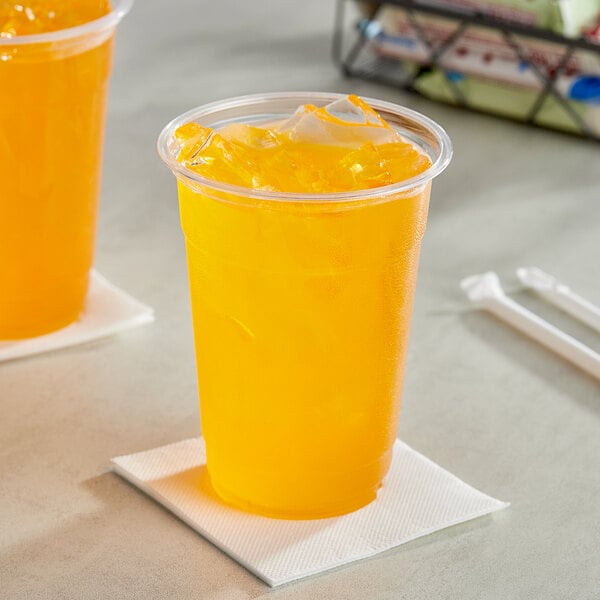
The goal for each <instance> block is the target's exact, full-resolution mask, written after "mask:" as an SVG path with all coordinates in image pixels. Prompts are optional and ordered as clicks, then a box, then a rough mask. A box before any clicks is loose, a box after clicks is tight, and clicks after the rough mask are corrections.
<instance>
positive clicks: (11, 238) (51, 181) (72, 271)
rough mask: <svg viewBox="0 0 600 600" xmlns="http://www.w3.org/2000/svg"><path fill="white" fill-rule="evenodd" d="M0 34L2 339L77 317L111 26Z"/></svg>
mask: <svg viewBox="0 0 600 600" xmlns="http://www.w3.org/2000/svg"><path fill="white" fill-rule="evenodd" d="M132 3H133V0H115V1H114V2H113V10H112V12H110V13H109V14H107V15H105V16H103V17H102V18H99V19H96V20H94V21H91V22H89V23H85V24H83V25H80V26H77V27H72V28H69V29H63V30H60V31H53V32H49V33H44V34H35V35H23V36H17V37H14V38H2V39H0V90H2V93H1V94H0V339H16V338H25V337H31V336H36V335H41V334H44V333H48V332H50V331H54V330H56V329H59V328H61V327H63V326H65V325H67V324H68V323H71V322H72V321H74V320H76V319H77V317H78V316H79V314H80V313H81V311H82V309H83V305H84V301H85V296H86V293H87V286H88V274H89V271H90V268H91V265H92V260H93V252H94V238H95V229H96V213H97V204H98V194H99V187H100V171H101V158H102V142H103V135H104V115H105V106H106V93H107V87H108V79H109V75H110V69H111V61H112V48H113V37H114V31H115V27H116V25H117V24H118V22H119V21H120V20H121V18H122V17H123V16H124V15H125V14H126V13H127V12H128V11H129V9H130V7H131V5H132Z"/></svg>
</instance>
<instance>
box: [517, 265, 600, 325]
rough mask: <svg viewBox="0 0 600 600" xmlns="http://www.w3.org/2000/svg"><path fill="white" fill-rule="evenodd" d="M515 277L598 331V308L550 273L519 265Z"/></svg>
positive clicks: (599, 317) (599, 309)
mask: <svg viewBox="0 0 600 600" xmlns="http://www.w3.org/2000/svg"><path fill="white" fill-rule="evenodd" d="M517 277H518V278H519V280H520V282H521V283H522V284H523V285H524V286H525V287H527V288H529V289H532V290H534V291H535V292H537V293H538V294H539V295H540V296H541V297H542V298H543V299H544V300H547V301H548V302H550V303H551V304H554V306H558V308H560V309H562V310H564V311H565V312H566V313H568V314H570V315H571V316H572V317H575V318H576V319H579V320H580V321H581V322H582V323H585V324H586V325H587V326H588V327H591V328H592V329H594V330H596V331H598V332H600V308H598V307H597V306H595V305H594V304H592V303H591V302H589V301H588V300H586V299H585V298H582V297H581V296H579V295H578V294H576V293H575V292H573V291H572V290H571V289H570V288H569V287H568V286H566V285H565V284H564V283H560V281H558V280H557V279H556V278H555V277H553V276H552V275H548V273H545V272H544V271H542V270H541V269H538V268H537V267H520V268H519V269H517Z"/></svg>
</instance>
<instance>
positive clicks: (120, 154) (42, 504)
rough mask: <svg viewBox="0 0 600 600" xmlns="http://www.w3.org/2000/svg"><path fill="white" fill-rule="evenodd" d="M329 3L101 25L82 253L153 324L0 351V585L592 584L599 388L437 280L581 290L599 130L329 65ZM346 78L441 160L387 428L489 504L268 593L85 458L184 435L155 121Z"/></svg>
mask: <svg viewBox="0 0 600 600" xmlns="http://www.w3.org/2000/svg"><path fill="white" fill-rule="evenodd" d="M333 9H334V5H333V2H331V1H329V2H323V1H322V0H306V1H304V2H301V3H299V2H292V1H291V0H285V1H280V2H252V3H250V2H248V3H245V2H237V1H234V0H222V1H219V2H202V3H198V2H194V1H193V0H179V1H178V2H174V3H166V2H159V1H158V0H144V1H139V2H138V3H137V5H136V6H135V7H134V10H133V11H132V13H131V14H130V15H129V16H128V17H127V18H126V20H125V21H124V22H123V24H122V26H121V28H120V31H119V36H118V40H117V47H116V55H115V65H114V73H113V78H112V87H111V92H110V105H109V111H108V119H107V136H106V148H105V162H104V176H103V189H102V206H101V214H100V223H99V234H98V244H97V260H96V264H97V267H98V269H99V270H100V271H101V272H102V273H103V274H104V275H106V276H107V277H109V278H110V279H111V280H112V281H113V282H115V283H116V284H118V285H120V286H122V287H123V288H125V289H126V290H127V291H129V292H130V293H132V294H133V295H134V296H136V297H137V298H139V299H141V300H142V301H144V302H146V303H148V304H150V305H152V306H153V307H154V308H155V309H156V316H157V320H156V323H155V324H153V325H149V326H144V327H142V328H138V329H135V330H131V331H130V332H126V333H124V334H122V335H119V336H118V337H114V338H111V339H106V340H102V341H98V342H96V343H91V344H87V345H85V346H82V347H78V348H73V349H69V350H64V351H60V352H54V353H50V354H47V355H43V356H39V357H32V358H29V359H25V360H18V361H13V362H10V363H5V364H1V365H0V407H1V415H2V416H1V419H0V581H1V583H0V597H1V598H7V599H8V598H10V599H13V598H27V599H30V598H31V599H33V598H44V599H46V598H129V599H134V598H143V599H148V598H211V599H212V598H214V599H242V598H270V597H272V598H277V599H284V598H285V599H286V600H287V599H296V598H297V599H300V598H302V599H304V598H348V599H352V598H356V599H359V598H360V599H364V598H377V599H386V598H390V599H391V598H394V599H396V598H398V599H400V598H415V599H427V600H432V599H436V598H457V599H458V598H460V599H462V600H471V599H488V598H489V599H513V598H514V599H520V600H523V599H528V598H536V599H537V598H544V599H560V600H564V599H570V598H577V599H592V598H599V597H600V559H599V558H598V557H599V556H600V501H599V499H598V498H599V497H600V496H599V494H598V492H599V490H600V468H599V466H598V465H599V462H600V461H599V458H600V393H599V392H600V387H599V386H598V383H597V382H596V381H594V380H592V379H591V378H590V377H588V376H586V375H584V374H583V373H582V372H580V371H578V370H577V369H576V368H574V367H572V366H570V365H569V364H567V363H565V362H563V361H562V360H561V359H559V358H557V357H555V356H554V355H552V354H550V353H549V352H548V351H546V350H544V349H542V348H541V347H539V346H538V345H536V344H535V343H533V342H531V341H529V340H528V339H526V338H523V337H521V336H520V335H519V334H517V333H515V332H513V331H512V330H509V329H508V328H507V327H505V326H504V325H502V324H500V323H499V322H497V321H496V320H494V319H493V318H492V317H490V316H487V315H486V314H483V313H480V312H477V311H474V310H473V309H471V308H470V307H469V306H468V305H467V302H466V300H465V298H464V297H463V294H462V292H461V291H460V290H459V288H458V282H459V280H460V279H461V278H462V277H463V276H465V275H467V274H472V273H478V272H481V271H485V270H489V269H494V270H496V271H498V272H499V274H500V275H501V277H502V279H503V281H505V283H506V286H507V288H508V289H509V290H510V291H511V292H513V293H514V294H515V297H516V298H517V299H519V300H520V301H522V302H524V303H526V304H527V305H528V306H531V307H534V308H535V309H536V310H539V311H540V312H541V313H543V314H544V315H546V316H547V317H548V318H550V319H552V320H553V321H554V322H556V323H559V324H560V325H561V326H563V327H564V328H565V329H566V330H568V331H570V332H571V333H573V334H575V335H578V336H579V337H580V338H581V339H583V340H585V341H586V342H587V343H589V344H590V345H592V346H593V347H595V348H596V349H597V350H598V349H599V347H600V343H599V338H598V336H594V335H592V334H590V333H589V332H587V331H585V329H584V328H583V327H579V326H577V325H576V324H573V322H572V321H571V320H570V319H568V318H566V317H565V316H564V315H562V314H560V313H558V312H557V311H554V310H551V309H548V308H547V307H544V306H543V305H542V303H540V302H539V301H536V300H535V299H533V298H531V296H529V295H527V294H525V293H523V292H521V291H519V286H518V284H517V281H516V278H515V275H514V271H515V268H516V267H517V266H519V265H530V264H533V265H538V266H540V267H543V268H545V269H547V270H548V271H550V272H552V273H554V274H555V275H557V276H559V277H560V278H561V279H563V280H564V281H565V282H567V283H569V284H570V285H571V286H572V287H573V288H574V289H576V290H578V291H579V292H580V293H581V294H582V295H583V296H585V297H588V298H590V299H593V300H595V301H596V302H600V285H599V281H600V270H599V267H598V262H599V261H598V258H599V256H600V251H599V249H600V149H599V148H598V146H596V145H593V144H590V143H586V142H584V141H581V140H579V139H576V138H571V137H568V136H564V135H560V134H556V133H552V132H549V131H542V130H534V129H530V128H526V127H523V126H519V125H517V124H511V123H508V122H504V121H501V120H497V119H493V118H491V117H487V116H482V115H475V114H470V113H466V112H461V111H458V110H455V109H452V108H449V107H446V106H442V105H438V104H434V103H431V102H428V101H426V100H424V99H419V98H417V97H414V96H410V95H407V94H405V93H403V92H400V91H397V90H394V89H391V88H387V87H384V86H378V85H374V84H368V83H364V82H360V81H353V80H345V79H344V78H342V77H341V76H340V74H339V73H338V71H337V70H336V68H335V67H334V66H333V65H332V63H331V61H330V59H329V46H330V41H331V30H332V24H333ZM308 89H310V90H329V91H344V92H350V91H352V92H356V93H359V94H362V95H365V96H374V97H380V98H383V99H387V100H391V101H395V102H398V103H403V104H406V105H408V106H411V107H413V108H416V109H417V110H420V111H422V112H424V113H426V114H428V115H429V116H431V117H432V118H434V119H436V120H437V121H439V122H440V123H441V124H442V125H443V126H444V127H446V129H447V130H448V132H449V134H450V135H451V137H452V139H453V141H454V145H455V158H454V161H453V163H452V164H451V166H450V167H449V168H448V170H447V171H446V173H444V174H443V175H442V176H441V177H439V179H438V180H436V182H435V186H434V191H433V198H432V204H431V211H430V220H429V225H428V231H427V234H426V236H425V240H424V245H423V249H422V258H421V264H420V272H419V282H418V289H417V297H416V304H415V313H414V322H413V329H412V337H411V345H410V352H409V357H408V367H407V377H406V383H405V387H404V404H403V412H402V416H401V424H400V431H399V435H400V436H401V437H402V439H404V440H405V441H406V442H408V443H409V444H411V445H412V446H413V447H414V448H416V449H417V450H419V451H420V452H422V453H424V454H425V455H427V456H429V457H430V458H431V459H433V460H434V461H436V462H438V463H439V464H441V465H442V466H444V467H445V468H447V469H448V470H450V471H451V472H453V473H455V474H456V475H457V476H459V477H461V478H462V479H464V480H465V481H467V482H468V483H470V484H472V485H474V486H475V487H477V488H479V489H481V490H483V491H485V492H487V493H489V494H491V495H493V496H496V497H498V498H501V499H503V500H508V501H510V502H511V503H512V505H511V507H510V508H509V509H507V510H504V511H501V512H500V513H497V514H496V515H495V516H493V517H487V518H482V519H479V520H475V521H471V522H469V523H467V524H464V525H459V526H455V527H452V528H450V529H447V530H445V531H442V532H438V533H435V534H433V535H430V536H428V537H425V538H422V539H419V540H417V541H414V542H412V543H409V544H407V545H404V546H401V547H399V548H397V549H394V550H390V551H388V552H385V553H383V554H381V555H379V556H377V557H374V558H371V559H369V560H365V561H361V562H358V563H355V564H352V565H350V566H347V567H344V568H340V569H337V570H335V571H333V572H330V573H326V574H323V575H320V576H316V577H312V578H310V579H307V580H304V581H301V582H298V583H294V584H290V585H288V586H285V587H283V588H281V589H276V590H274V591H273V590H270V589H269V588H268V587H267V586H265V585H264V584H263V583H261V582H260V581H259V580H258V579H256V578H255V577H254V576H253V575H251V574H250V573H248V572H247V571H246V570H245V569H244V568H242V567H241V566H239V565H238V564H236V563H235V562H234V561H233V560H231V559H230V558H228V557H227V556H226V555H225V554H223V553H222V552H221V551H219V550H218V549H216V548H215V547H214V546H212V545H211V544H210V543H209V542H207V541H206V540H204V539H203V538H202V537H200V536H199V535H197V534H196V533H195V532H194V531H192V530H191V529H189V528H188V527H187V526H185V525H183V524H182V523H181V522H180V521H178V520H177V519H176V518H175V517H174V516H172V515H171V514H170V513H169V512H167V511H166V510H163V509H162V508H161V507H160V506H159V505H157V504H156V503H154V502H153V501H151V500H149V499H148V498H146V497H145V496H143V495H142V494H140V493H138V491H136V489H134V488H133V487H131V486H130V485H128V484H127V483H125V482H124V481H123V480H122V479H120V478H119V477H117V476H116V475H114V474H112V473H111V472H109V467H108V461H109V459H110V458H111V457H112V456H115V455H119V454H124V453H129V452H134V451H138V450H142V449H148V448H152V447H155V446H158V445H161V444H165V443H168V442H173V441H177V440H180V439H183V438H186V437H191V436H195V435H197V434H198V433H199V430H200V427H199V418H198V408H197V399H196V396H197V392H196V381H195V367H194V357H193V346H192V333H191V317H190V310H189V303H188V287H187V277H186V268H185V254H184V246H183V239H182V234H181V233H180V227H179V220H178V219H179V217H178V209H177V205H176V190H175V181H174V178H173V177H172V175H171V173H170V172H169V171H168V170H167V169H166V168H165V167H163V165H162V163H161V162H160V161H159V159H158V157H157V154H156V151H155V140H156V137H157V135H158V133H159V132H160V130H161V129H162V127H163V125H164V124H165V123H166V122H167V121H168V120H170V119H171V118H172V117H174V116H176V115H178V114H180V113H181V112H183V111H185V110H187V109H189V108H191V107H193V106H196V105H199V104H202V103H205V102H209V101H212V100H216V99H220V98H225V97H227V96H234V95H240V94H245V93H252V92H262V91H281V90H308Z"/></svg>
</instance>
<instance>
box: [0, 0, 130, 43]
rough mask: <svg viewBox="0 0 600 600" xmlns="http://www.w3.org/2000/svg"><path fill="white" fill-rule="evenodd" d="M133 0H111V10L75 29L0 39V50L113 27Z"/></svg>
mask: <svg viewBox="0 0 600 600" xmlns="http://www.w3.org/2000/svg"><path fill="white" fill-rule="evenodd" d="M134 1H135V0H112V1H111V5H112V10H111V11H110V12H109V13H107V14H105V15H103V16H101V17H100V18H98V19H94V20H93V21H88V22H87V23H82V24H81V25H76V26H75V27H66V28H65V29H58V30H56V31H48V32H46V33H32V34H29V35H16V36H14V37H2V38H0V48H2V46H24V45H27V44H43V43H51V42H61V41H64V40H69V39H73V38H78V37H81V36H84V35H86V34H88V33H95V32H97V31H102V30H104V29H109V28H111V27H115V26H116V25H117V24H118V23H119V21H120V20H121V19H122V18H123V17H124V16H125V15H126V14H127V13H128V12H129V11H130V10H131V7H132V6H133V3H134Z"/></svg>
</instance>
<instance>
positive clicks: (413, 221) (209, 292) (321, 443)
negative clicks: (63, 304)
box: [158, 93, 452, 519]
mask: <svg viewBox="0 0 600 600" xmlns="http://www.w3.org/2000/svg"><path fill="white" fill-rule="evenodd" d="M342 98H344V97H343V96H340V95H339V94H324V93H282V94H265V95H258V96H246V97H241V98H234V99H230V100H225V101H222V102H216V103H213V104H209V105H206V106H203V107H199V108H197V109H194V110H192V111H190V112H188V113H186V114H184V115H182V116H180V117H179V118H177V119H175V120H174V121H173V122H171V123H170V124H169V125H168V126H167V127H166V128H165V129H164V130H163V132H162V134H161V136H160V138H159V141H158V149H159V153H160V155H161V157H162V159H163V160H164V161H165V163H166V164H167V165H168V166H169V167H170V168H171V170H172V171H173V173H174V174H175V175H176V177H177V179H178V190H179V205H180V213H181V223H182V228H183V231H184V234H185V240H186V248H187V260H188V271H189V283H190V292H191V303H192V316H193V326H194V334H195V345H196V361H197V371H198V386H199V394H200V413H201V422H202V433H203V436H204V439H205V442H206V452H207V468H208V473H209V475H210V481H211V483H212V486H213V488H214V490H215V491H216V492H217V494H218V495H219V496H220V497H221V498H222V499H223V500H224V501H225V502H227V503H229V504H231V505H233V506H235V507H237V508H241V509H242V510H246V511H249V512H254V513H259V514H263V515H266V516H270V517H276V518H289V519H310V518H322V517H331V516H335V515H340V514H344V513H347V512H350V511H353V510H355V509H358V508H359V507H361V506H364V505H365V504H367V503H369V502H370V501H372V500H373V499H374V498H375V497H376V494H377V490H378V488H379V487H380V486H381V485H382V480H383V478H384V476H385V474H386V472H387V470H388V468H389V465H390V461H391V458H392V448H393V444H394V440H395V438H396V434H397V425H398V414H399V408H400V394H401V387H402V380H403V372H404V362H405V357H406V349H407V343H408V334H409V327H410V320H411V313H412V303H413V294H414V290H415V283H416V277H417V263H418V256H419V248H420V243H421V238H422V236H423V233H424V231H425V224H426V220H427V210H428V202H429V192H430V187H431V180H432V179H433V177H435V176H436V175H437V174H439V173H440V172H441V171H442V170H443V169H444V168H445V167H446V165H447V164H448V162H449V160H450V157H451V153H452V150H451V144H450V140H449V139H448V136H447V135H446V133H445V132H444V130H443V129H442V128H441V127H439V126H438V125H437V124H435V123H434V122H433V121H431V120H430V119H428V118H426V117H424V116H422V115H420V114H418V113H416V112H413V111H411V110H408V109H405V108H402V107H400V106H397V105H394V104H390V103H387V102H380V101H376V100H367V102H368V104H369V105H370V106H371V107H373V108H374V109H375V111H377V113H379V115H381V117H383V119H384V121H385V122H387V123H388V124H389V125H390V126H391V127H392V128H393V129H394V130H396V131H397V132H399V133H400V134H401V135H402V136H403V137H404V138H405V139H406V140H407V141H408V142H409V144H408V146H409V149H410V151H411V152H412V154H411V156H413V157H421V158H419V160H422V159H423V157H426V158H425V159H424V160H426V161H427V164H426V165H425V166H423V167H422V169H424V170H422V172H418V173H417V174H415V175H414V176H410V177H409V178H408V179H405V180H401V181H395V182H393V183H392V184H391V185H385V186H383V187H374V188H372V189H359V190H351V191H342V192H339V191H338V192H334V193H327V192H323V193H305V192H298V191H294V190H287V191H281V190H275V191H273V190H269V189H251V188H250V187H244V185H240V184H238V185H232V184H231V183H227V182H223V181H218V180H215V179H211V178H210V177H207V176H206V175H205V174H199V173H198V172H195V171H194V170H193V169H192V168H189V167H187V166H185V164H182V162H181V154H182V152H184V151H187V150H185V148H183V147H182V144H181V136H182V135H183V134H182V133H181V132H183V133H185V132H186V131H188V130H189V131H193V130H198V132H199V133H197V134H196V135H199V136H200V137H202V136H203V135H204V137H206V135H205V134H203V133H202V132H203V131H206V130H205V129H204V128H212V129H213V130H214V131H216V133H218V132H219V131H225V128H226V127H228V126H232V124H233V126H234V127H238V125H237V124H238V123H245V124H254V123H263V122H273V123H277V122H280V121H281V120H282V119H287V118H288V117H290V116H291V115H292V114H293V113H294V111H295V109H296V108H297V107H298V106H301V105H311V106H312V107H313V108H311V109H310V110H317V109H319V108H322V107H324V106H326V105H328V104H329V103H331V102H335V101H338V100H341V99H342ZM315 114H317V113H315ZM334 120H335V118H334ZM246 131H247V132H250V134H249V135H256V136H259V137H260V136H261V135H263V134H261V133H260V132H258V133H257V130H254V129H252V128H250V129H246ZM342 133H343V132H342ZM267 137H268V135H267ZM265 139H266V138H265ZM215 140H216V138H213V141H215ZM204 141H205V140H204V139H201V140H200V142H201V143H200V144H199V145H198V148H200V146H202V144H203V143H204ZM267 141H268V140H267ZM221 143H222V142H215V143H214V144H213V146H215V147H216V150H217V151H220V149H221V150H222V148H221V146H219V144H221ZM260 143H261V144H262V143H263V142H260ZM265 143H266V142H265ZM225 145H226V146H227V148H233V147H234V146H235V144H234V146H229V145H227V143H226V144H225ZM238 147H239V146H238ZM415 149H417V150H418V151H415ZM224 151H225V152H227V151H226V150H224ZM314 152H315V154H313V155H312V159H311V160H313V162H314V164H313V165H312V167H311V169H312V170H309V171H307V172H306V174H302V173H301V174H300V175H298V177H299V178H300V179H301V178H302V177H303V176H304V175H307V177H308V178H310V177H312V176H313V174H314V177H315V178H316V177H317V171H319V177H321V178H325V179H327V177H329V174H330V173H329V170H328V168H324V169H321V170H319V164H318V163H323V164H326V163H327V161H328V160H333V159H331V156H332V155H334V154H335V153H336V152H337V150H336V149H334V148H328V147H323V148H321V149H320V150H319V148H318V145H317V146H315V148H314ZM319 152H320V154H319ZM194 153H195V152H194ZM209 154H210V153H209ZM207 156H208V154H207ZM213 159H214V161H213ZM220 159H221V157H217V158H214V157H211V156H209V157H208V158H206V161H205V162H206V164H207V165H208V166H209V167H210V168H211V169H213V171H210V169H209V171H208V172H209V173H210V172H217V170H218V169H217V163H218V161H219V160H220ZM234 160H235V157H234ZM290 160H291V159H289V157H288V159H284V162H281V163H280V165H281V168H282V169H283V170H286V169H287V170H289V174H290V177H294V176H295V175H294V173H295V172H296V171H297V169H296V166H295V165H293V164H292V166H291V167H290V166H289V165H290ZM411 160H412V159H411ZM211 161H213V162H211ZM259 161H260V159H259V157H258V155H257V156H256V157H252V158H251V159H249V161H248V162H246V163H245V164H244V165H240V169H239V173H241V174H240V180H239V182H242V184H243V182H244V179H243V177H248V181H252V180H258V179H259V178H260V177H261V176H262V175H263V174H264V175H266V176H267V178H268V177H269V176H273V177H274V178H275V179H277V176H278V173H275V172H272V170H273V169H275V170H277V167H276V165H275V163H273V164H272V165H260V164H259ZM292 162H293V161H292ZM209 163H210V164H209ZM284 163H285V164H284ZM332 164H333V163H332ZM252 165H254V166H255V168H256V170H255V172H253V170H252ZM401 166H402V165H401ZM409 166H410V165H409ZM358 168H361V167H358ZM295 169H296V171H295ZM350 170H352V169H350ZM409 170H410V169H409ZM298 172H299V171H298ZM348 172H349V171H347V170H346V171H340V176H343V177H345V176H346V175H347V174H348ZM332 176H333V175H332ZM334 176H337V175H334ZM280 179H281V178H280ZM239 182H238V183H239ZM249 185H251V184H249ZM283 185H284V186H285V183H284V184H283ZM309 185H310V182H309ZM267 187H268V186H267Z"/></svg>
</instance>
